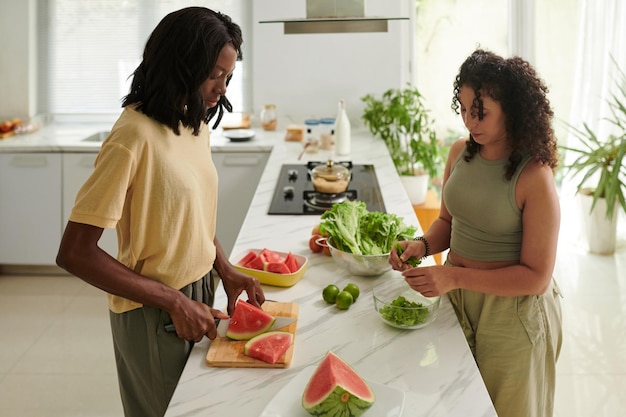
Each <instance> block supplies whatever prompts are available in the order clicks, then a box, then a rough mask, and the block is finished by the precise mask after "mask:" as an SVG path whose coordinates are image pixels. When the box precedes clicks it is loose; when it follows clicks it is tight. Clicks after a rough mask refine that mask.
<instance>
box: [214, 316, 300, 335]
mask: <svg viewBox="0 0 626 417" xmlns="http://www.w3.org/2000/svg"><path fill="white" fill-rule="evenodd" d="M294 321H296V318H295V317H283V316H276V317H275V320H274V324H272V326H271V327H270V328H269V329H268V330H267V331H268V332H271V331H273V330H278V329H282V328H283V327H286V326H289V325H290V324H291V323H293V322H294ZM229 324H230V319H222V320H220V322H219V324H218V325H217V334H218V335H219V336H220V337H226V331H227V330H228V325H229Z"/></svg>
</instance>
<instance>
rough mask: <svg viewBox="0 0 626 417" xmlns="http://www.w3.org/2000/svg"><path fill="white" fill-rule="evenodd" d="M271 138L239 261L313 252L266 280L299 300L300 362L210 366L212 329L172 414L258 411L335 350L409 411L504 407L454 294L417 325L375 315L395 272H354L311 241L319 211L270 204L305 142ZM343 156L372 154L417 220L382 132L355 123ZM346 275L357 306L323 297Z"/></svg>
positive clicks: (392, 202) (367, 160) (360, 158)
mask: <svg viewBox="0 0 626 417" xmlns="http://www.w3.org/2000/svg"><path fill="white" fill-rule="evenodd" d="M357 133H358V132H357ZM263 141H267V142H268V143H270V144H272V145H273V150H272V152H271V154H270V158H269V161H268V163H267V167H266V169H265V171H264V173H263V175H262V177H261V179H260V183H259V186H258V189H257V192H256V194H255V196H254V199H253V200H252V203H251V206H250V209H249V211H248V214H247V217H246V219H245V221H244V224H243V226H242V228H241V231H240V234H239V237H238V239H237V241H236V243H235V246H234V248H233V251H232V254H233V256H231V261H233V262H234V261H236V260H238V259H236V258H237V257H238V256H239V254H241V253H243V252H245V251H246V250H247V249H252V248H264V247H267V248H269V249H272V250H276V251H283V252H287V251H291V252H294V253H298V254H302V255H306V256H308V258H309V265H308V269H307V271H306V272H305V274H304V276H303V278H302V279H301V280H300V281H299V282H297V283H296V284H295V285H294V286H292V287H289V288H283V287H271V286H264V291H265V295H266V298H267V299H270V300H275V301H290V302H295V303H297V304H298V305H299V318H298V324H297V333H296V338H295V350H294V352H295V353H294V358H293V362H292V365H291V367H290V368H287V369H252V368H212V367H209V366H208V365H207V364H206V361H205V358H206V354H207V352H208V348H209V344H210V341H209V340H208V339H206V338H205V339H204V340H203V341H202V342H200V343H198V344H196V345H195V346H194V348H193V350H192V353H191V355H190V357H189V360H188V362H187V365H186V367H185V370H184V372H183V374H182V377H181V379H180V381H179V384H178V387H177V389H176V392H175V393H174V397H173V398H172V401H171V403H170V406H169V409H168V411H167V413H166V416H167V417H174V416H231V415H237V416H243V417H248V416H259V415H260V414H261V413H262V412H263V410H264V408H265V407H266V406H267V404H268V403H269V402H270V401H271V400H272V399H273V397H274V396H275V395H277V393H279V391H281V389H283V387H285V386H287V384H289V381H290V380H291V379H292V378H293V377H294V376H295V375H296V374H297V373H299V372H300V371H302V370H303V369H304V368H306V367H309V366H312V365H317V363H319V361H320V360H321V359H322V358H323V356H324V355H325V354H326V353H327V351H329V350H332V351H333V352H335V353H336V354H337V355H339V356H340V357H341V358H342V359H344V360H345V361H347V362H348V363H350V364H351V365H352V366H353V367H354V368H355V369H356V371H357V372H358V373H359V374H360V375H361V376H362V377H363V378H365V379H367V380H369V381H374V382H376V383H378V384H384V385H386V386H388V387H392V388H395V389H397V390H401V391H403V392H404V393H405V405H404V412H403V414H402V415H403V416H406V417H418V416H425V417H426V416H428V417H437V416H441V417H454V416H458V417H467V416H473V417H474V416H485V417H487V416H496V412H495V410H494V408H493V406H492V404H491V401H490V399H489V396H488V394H487V391H486V389H485V386H484V384H483V382H482V379H481V377H480V374H479V372H478V369H477V367H476V364H475V362H474V359H473V357H472V355H471V352H470V351H469V348H468V346H467V343H466V341H465V338H464V336H463V333H462V331H461V329H460V326H459V324H458V322H457V319H456V317H455V315H454V312H453V310H452V307H451V305H450V303H449V301H448V299H447V297H443V298H442V303H441V307H440V311H439V316H438V318H437V319H436V320H435V322H433V323H432V324H431V325H430V326H428V327H425V328H423V329H418V330H412V331H406V330H399V329H395V328H393V327H390V326H388V325H386V324H384V323H383V322H382V321H381V320H380V319H379V318H378V317H377V315H376V312H375V311H374V307H373V301H372V294H371V289H372V288H373V286H374V285H377V284H380V283H382V282H384V281H385V279H389V278H390V277H392V276H397V275H399V274H398V273H397V272H395V271H390V272H388V273H387V274H385V275H383V276H380V277H376V278H365V277H355V276H350V275H348V274H347V273H346V272H345V271H343V270H342V269H340V268H339V267H337V265H336V264H335V263H334V261H333V259H332V258H330V257H327V256H325V255H323V254H313V253H311V251H310V250H309V248H308V238H309V236H310V233H311V229H312V227H313V226H314V225H315V224H317V223H319V216H317V215H294V216H282V215H280V216H277V215H268V214H267V211H268V207H269V203H270V201H271V198H272V195H273V192H274V186H275V184H276V180H277V178H278V174H279V172H280V167H281V166H282V165H283V164H290V163H297V156H298V154H299V153H300V151H301V149H302V145H301V144H299V143H290V142H284V141H283V140H282V135H281V134H280V133H278V132H275V133H271V134H266V135H265V136H264V137H263ZM259 142H261V140H259ZM263 143H265V142H263ZM251 144H252V143H251ZM326 158H328V153H327V151H320V152H319V153H317V154H305V155H304V157H303V159H302V162H303V163H304V162H305V161H306V160H325V159H326ZM335 159H336V160H348V159H350V160H352V161H353V162H354V163H356V164H374V165H375V168H376V174H377V177H378V181H379V183H380V186H381V190H382V193H383V198H384V201H385V206H386V209H387V211H388V212H393V213H395V214H397V215H400V216H403V217H404V219H405V222H407V223H409V224H414V225H416V226H418V227H419V224H418V222H417V219H416V217H415V215H414V212H413V209H412V206H411V205H410V203H409V201H408V198H407V196H406V194H405V192H404V190H403V188H402V185H401V184H400V180H399V178H398V176H397V174H396V172H395V170H394V168H393V165H392V162H391V159H390V158H389V155H388V153H387V151H386V149H385V148H384V145H383V143H382V141H380V140H376V139H373V138H371V136H369V135H367V134H365V133H363V132H362V133H361V134H355V133H354V132H353V140H352V153H351V155H349V156H348V157H344V158H335ZM428 261H429V262H432V260H428ZM348 282H355V283H357V284H358V285H359V287H360V288H361V296H360V297H359V299H358V300H357V302H356V303H355V304H353V305H352V306H351V307H350V309H349V310H347V311H340V310H338V309H337V308H335V306H333V305H328V304H326V303H325V302H324V301H323V300H322V298H321V292H322V289H323V288H324V287H325V286H326V285H328V284H329V283H336V284H337V285H338V286H339V287H340V288H341V287H342V286H343V285H345V284H347V283H348ZM225 300H226V299H225V296H224V293H223V291H222V290H221V287H220V291H219V292H218V294H217V297H216V303H215V306H216V307H217V308H225V304H226V301H225ZM301 394H302V393H301V392H298V393H297V396H300V395H301ZM366 415H367V414H366ZM276 417H278V416H276ZM285 417H287V416H285ZM289 417H293V416H289ZM372 417H380V416H372Z"/></svg>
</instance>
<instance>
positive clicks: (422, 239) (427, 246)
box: [413, 236, 430, 259]
mask: <svg viewBox="0 0 626 417" xmlns="http://www.w3.org/2000/svg"><path fill="white" fill-rule="evenodd" d="M413 240H415V241H417V240H420V241H422V242H424V247H425V248H426V252H425V253H424V256H422V259H426V258H428V257H429V256H430V245H429V244H428V241H427V240H426V238H425V237H424V236H418V237H416V238H415V239H413Z"/></svg>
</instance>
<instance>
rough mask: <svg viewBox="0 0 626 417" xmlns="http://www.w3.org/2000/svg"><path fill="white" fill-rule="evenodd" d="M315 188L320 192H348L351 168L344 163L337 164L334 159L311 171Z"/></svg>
mask: <svg viewBox="0 0 626 417" xmlns="http://www.w3.org/2000/svg"><path fill="white" fill-rule="evenodd" d="M309 174H310V175H311V182H312V183H313V188H314V189H315V191H316V192H318V193H323V194H340V193H344V192H346V190H347V189H348V184H350V180H351V178H352V173H351V172H350V170H349V169H348V168H346V167H344V166H343V165H340V164H338V165H335V163H334V162H333V160H332V159H329V160H328V162H326V164H320V165H317V166H316V167H314V168H313V169H311V170H310V171H309Z"/></svg>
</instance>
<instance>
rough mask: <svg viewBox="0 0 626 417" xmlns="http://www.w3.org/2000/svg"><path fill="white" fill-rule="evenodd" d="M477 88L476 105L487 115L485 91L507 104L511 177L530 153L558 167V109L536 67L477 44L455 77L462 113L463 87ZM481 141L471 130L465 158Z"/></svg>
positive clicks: (456, 106)
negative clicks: (555, 124) (554, 123)
mask: <svg viewBox="0 0 626 417" xmlns="http://www.w3.org/2000/svg"><path fill="white" fill-rule="evenodd" d="M462 86H468V87H471V88H472V89H473V90H474V94H475V98H474V102H473V105H472V106H473V110H474V111H476V114H477V115H478V119H479V120H482V118H483V101H482V99H481V97H482V96H489V97H491V98H492V99H493V100H495V101H497V102H498V103H499V104H500V106H501V107H502V111H503V112H504V114H505V119H506V122H505V124H506V132H507V140H508V141H509V144H510V145H511V147H512V149H513V151H512V152H511V155H510V156H509V163H508V164H507V165H506V167H505V173H504V176H505V178H506V179H507V180H510V179H511V178H512V176H513V174H514V173H515V170H516V169H517V167H518V165H519V163H520V162H521V161H522V159H523V158H524V156H526V155H532V157H533V158H534V159H535V160H536V161H538V162H540V163H542V164H547V165H548V166H550V167H551V168H552V169H553V170H554V169H555V168H556V167H557V166H558V161H559V157H558V146H557V140H556V137H555V134H554V130H553V128H552V118H553V116H554V112H553V111H552V108H551V107H550V101H549V100H548V98H547V96H546V95H547V93H548V88H547V87H546V85H545V84H544V82H543V81H542V80H541V79H540V78H539V76H538V75H537V72H536V71H535V69H534V68H533V67H532V66H531V65H530V64H529V63H528V62H527V61H525V60H523V59H522V58H520V57H513V58H508V59H504V58H502V57H500V56H498V55H496V54H494V53H493V52H489V51H485V50H482V49H477V50H476V51H474V52H473V53H472V54H471V55H470V56H469V57H468V58H467V59H466V60H465V62H463V64H462V65H461V67H460V69H459V73H458V75H457V76H456V79H455V81H454V96H453V98H452V109H453V110H454V111H455V112H456V113H457V114H459V107H460V103H459V89H460V88H461V87H462ZM480 146H481V145H480V144H478V143H477V142H476V141H474V138H472V136H471V135H470V138H469V141H468V142H467V148H466V151H465V156H464V158H465V160H466V161H469V160H471V159H472V158H473V157H474V155H475V154H476V153H477V152H478V151H479V149H480Z"/></svg>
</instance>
